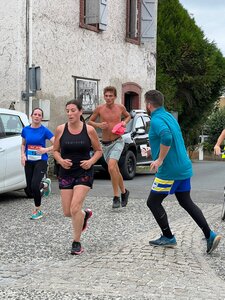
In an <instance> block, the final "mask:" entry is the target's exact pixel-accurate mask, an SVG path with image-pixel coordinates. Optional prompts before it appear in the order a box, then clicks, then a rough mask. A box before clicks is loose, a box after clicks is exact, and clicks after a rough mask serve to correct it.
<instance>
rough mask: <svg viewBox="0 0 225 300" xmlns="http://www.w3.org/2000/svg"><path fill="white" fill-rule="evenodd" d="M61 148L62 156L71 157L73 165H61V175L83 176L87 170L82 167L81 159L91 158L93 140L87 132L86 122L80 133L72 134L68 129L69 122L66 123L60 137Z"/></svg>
mask: <svg viewBox="0 0 225 300" xmlns="http://www.w3.org/2000/svg"><path fill="white" fill-rule="evenodd" d="M60 149H61V156H62V158H64V159H66V158H68V159H71V160H72V162H73V165H72V167H71V168H70V169H64V168H63V167H62V166H60V170H59V176H64V175H72V176H74V177H77V176H82V174H84V173H85V172H86V171H89V170H91V169H92V168H91V169H89V170H84V169H82V168H81V167H80V161H81V160H88V159H90V151H91V150H92V148H91V140H90V138H89V135H88V133H87V126H86V124H85V123H84V124H83V128H82V130H81V132H80V133H78V134H72V133H70V132H69V130H68V123H66V124H65V128H64V131H63V134H62V136H61V138H60Z"/></svg>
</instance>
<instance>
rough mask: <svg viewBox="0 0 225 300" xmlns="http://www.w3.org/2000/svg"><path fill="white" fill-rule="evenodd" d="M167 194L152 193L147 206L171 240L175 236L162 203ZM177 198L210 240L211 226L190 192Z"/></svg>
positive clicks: (177, 195)
mask: <svg viewBox="0 0 225 300" xmlns="http://www.w3.org/2000/svg"><path fill="white" fill-rule="evenodd" d="M166 196H167V195H166V194H158V193H153V192H150V194H149V197H148V200H147V205H148V207H149V208H150V210H151V212H152V214H153V216H154V218H155V219H156V222H157V223H158V225H159V227H160V228H161V230H162V233H163V235H165V236H166V237H168V238H171V237H172V236H173V235H172V233H171V230H170V227H169V223H168V218H167V214H166V211H165V209H164V207H163V206H162V202H163V200H164V199H165V197H166ZM175 196H176V198H177V200H178V202H179V204H180V206H182V207H183V208H184V209H185V210H186V211H187V212H188V213H189V215H190V216H191V217H192V219H193V220H194V221H195V222H196V223H197V225H198V226H199V227H200V228H201V230H202V231H203V233H204V235H205V237H206V238H207V239H208V238H209V235H210V228H209V225H208V223H207V221H206V219H205V217H204V215H203V213H202V211H201V209H200V208H199V207H198V206H197V205H196V204H195V203H194V202H193V201H192V199H191V196H190V191H189V192H182V193H175Z"/></svg>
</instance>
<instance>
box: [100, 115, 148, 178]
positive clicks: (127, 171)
mask: <svg viewBox="0 0 225 300" xmlns="http://www.w3.org/2000/svg"><path fill="white" fill-rule="evenodd" d="M130 114H131V120H130V122H129V123H128V124H127V126H126V131H125V133H124V134H123V135H122V138H123V140H124V141H125V146H124V149H123V152H122V154H121V157H120V160H119V167H120V172H121V174H122V176H123V178H124V179H128V180H131V179H133V178H134V176H135V174H136V167H137V166H141V165H150V163H151V161H152V158H151V156H150V157H148V158H147V157H145V156H142V154H141V147H146V146H147V147H149V138H148V131H149V127H150V117H149V116H148V114H147V113H146V111H144V110H132V111H131V112H130ZM99 167H103V168H104V169H105V170H107V164H106V162H105V160H104V158H103V157H102V158H101V159H100V160H99V161H98V162H97V163H96V164H95V169H96V170H98V169H99Z"/></svg>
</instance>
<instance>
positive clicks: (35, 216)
mask: <svg viewBox="0 0 225 300" xmlns="http://www.w3.org/2000/svg"><path fill="white" fill-rule="evenodd" d="M42 217H43V212H42V211H41V210H35V211H34V212H33V214H32V216H31V220H38V219H41V218H42Z"/></svg>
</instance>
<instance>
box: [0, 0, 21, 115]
mask: <svg viewBox="0 0 225 300" xmlns="http://www.w3.org/2000/svg"><path fill="white" fill-rule="evenodd" d="M23 2H24V1H23ZM25 9H26V8H25V4H23V3H22V1H17V0H10V1H7V0H2V1H1V9H0V106H1V107H4V108H8V107H9V105H10V103H11V101H17V106H18V108H19V109H20V110H22V109H23V107H20V105H18V104H19V101H20V98H21V91H22V89H23V87H24V84H25V58H26V53H25V36H26V31H25V14H26V12H25Z"/></svg>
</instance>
